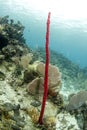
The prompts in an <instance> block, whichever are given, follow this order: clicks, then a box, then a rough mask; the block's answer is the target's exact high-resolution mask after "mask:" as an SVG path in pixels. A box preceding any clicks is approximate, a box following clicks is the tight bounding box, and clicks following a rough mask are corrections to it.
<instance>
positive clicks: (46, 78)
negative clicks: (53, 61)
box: [39, 12, 51, 124]
mask: <svg viewBox="0 0 87 130" xmlns="http://www.w3.org/2000/svg"><path fill="white" fill-rule="evenodd" d="M50 15H51V13H50V12H49V13H48V19H47V32H46V64H45V77H44V95H43V101H42V107H41V112H40V117H39V124H42V123H43V122H42V119H43V115H44V110H45V105H46V99H47V94H48V69H49V57H50V56H49V32H50Z"/></svg>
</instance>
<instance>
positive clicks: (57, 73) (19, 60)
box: [0, 16, 87, 130]
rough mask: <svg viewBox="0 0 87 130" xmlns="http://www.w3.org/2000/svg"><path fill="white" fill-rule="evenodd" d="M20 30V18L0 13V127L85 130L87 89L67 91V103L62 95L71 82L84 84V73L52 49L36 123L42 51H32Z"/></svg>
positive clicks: (21, 27)
mask: <svg viewBox="0 0 87 130" xmlns="http://www.w3.org/2000/svg"><path fill="white" fill-rule="evenodd" d="M23 31H24V26H23V25H22V24H21V23H20V22H19V21H18V22H17V23H15V21H14V20H13V19H9V16H5V17H0V130H82V129H84V130H86V129H87V125H86V122H87V121H86V120H87V117H86V114H87V113H86V110H87V108H86V107H87V106H86V104H87V103H86V99H87V96H86V93H87V91H83V92H79V93H77V94H75V91H73V92H74V93H73V94H72V95H70V93H68V94H67V95H68V97H69V99H67V103H66V101H65V97H64V96H65V95H64V91H65V93H66V91H69V89H68V86H70V85H73V86H77V88H80V87H81V85H82V88H85V87H86V83H87V80H86V76H85V75H84V72H83V71H82V70H81V69H80V68H79V67H78V66H76V65H74V64H73V63H71V62H70V61H69V60H67V58H64V57H63V56H62V55H61V54H59V55H57V54H56V53H55V52H52V51H51V54H52V55H51V62H50V65H49V78H48V79H49V84H48V85H49V90H48V99H47V102H46V108H45V114H44V118H43V124H42V125H39V124H38V120H39V115H40V110H41V103H42V96H43V88H44V84H43V79H44V70H45V51H44V50H42V49H41V48H39V49H38V50H37V51H32V50H31V49H30V48H29V47H28V46H27V44H26V41H25V39H24V36H23ZM54 57H55V58H54ZM57 58H58V59H57ZM67 64H68V65H67ZM77 81H78V82H77ZM79 84H80V85H79ZM63 85H64V86H63ZM62 88H63V89H62ZM70 89H71V88H70ZM72 89H73V88H72ZM79 91H80V89H79ZM71 92H72V90H71ZM80 94H81V95H82V96H81V95H80ZM79 96H80V98H79ZM78 98H79V100H78ZM75 105H76V106H75ZM74 108H75V109H74ZM80 122H82V123H80Z"/></svg>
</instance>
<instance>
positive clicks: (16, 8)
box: [0, 0, 87, 68]
mask: <svg viewBox="0 0 87 130" xmlns="http://www.w3.org/2000/svg"><path fill="white" fill-rule="evenodd" d="M32 1H34V0H32ZM55 1H56V2H57V4H58V1H59V0H58V1H57V0H55ZM37 2H38V0H37ZM38 4H39V3H38ZM45 5H46V3H45ZM34 6H35V5H34ZM61 7H62V6H61ZM44 10H45V9H44ZM48 11H51V9H50V10H47V11H46V12H45V13H44V11H43V10H40V9H38V8H35V7H33V4H32V2H30V0H29V1H28V0H0V16H5V15H9V17H10V18H11V19H14V20H15V21H18V20H19V21H21V23H22V24H23V25H24V26H25V31H24V37H25V39H26V42H27V44H28V45H29V46H30V47H31V48H38V47H39V46H40V47H44V46H45V35H46V20H47V15H48ZM74 13H75V12H74ZM54 14H56V12H52V11H51V24H50V26H51V27H50V49H53V50H55V51H56V52H58V53H62V54H63V55H64V56H66V57H67V58H69V59H70V60H72V61H73V62H74V63H76V64H78V65H79V66H80V67H82V68H83V67H86V66H87V58H86V57H87V18H85V17H84V18H82V19H73V18H71V19H65V18H64V17H63V16H62V14H60V15H55V16H54Z"/></svg>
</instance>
